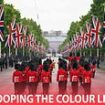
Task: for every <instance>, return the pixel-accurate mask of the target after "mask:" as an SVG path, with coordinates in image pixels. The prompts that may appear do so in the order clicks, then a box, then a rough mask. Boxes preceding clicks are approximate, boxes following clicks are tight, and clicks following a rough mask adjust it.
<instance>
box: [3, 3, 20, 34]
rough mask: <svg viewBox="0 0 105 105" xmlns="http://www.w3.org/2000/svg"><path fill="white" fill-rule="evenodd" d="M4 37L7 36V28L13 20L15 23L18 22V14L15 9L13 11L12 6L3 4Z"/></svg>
mask: <svg viewBox="0 0 105 105" xmlns="http://www.w3.org/2000/svg"><path fill="white" fill-rule="evenodd" d="M4 9H5V18H4V19H5V20H4V21H5V35H7V33H8V30H7V26H8V25H9V24H10V23H11V22H12V20H13V18H14V17H15V18H16V22H20V18H21V16H20V12H19V11H18V10H16V9H14V7H13V5H9V4H5V5H4Z"/></svg>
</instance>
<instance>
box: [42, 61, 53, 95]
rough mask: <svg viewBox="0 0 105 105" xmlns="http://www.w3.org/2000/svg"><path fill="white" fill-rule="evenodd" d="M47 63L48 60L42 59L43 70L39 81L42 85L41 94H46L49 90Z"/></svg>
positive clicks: (49, 79) (49, 75) (49, 78)
mask: <svg viewBox="0 0 105 105" xmlns="http://www.w3.org/2000/svg"><path fill="white" fill-rule="evenodd" d="M49 67H50V66H49V63H48V61H44V63H43V71H42V73H41V81H42V87H43V94H44V95H45V94H48V92H49V86H50V83H51V73H50V71H49Z"/></svg>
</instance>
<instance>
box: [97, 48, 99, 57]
mask: <svg viewBox="0 0 105 105" xmlns="http://www.w3.org/2000/svg"><path fill="white" fill-rule="evenodd" d="M97 57H99V48H97Z"/></svg>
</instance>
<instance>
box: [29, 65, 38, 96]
mask: <svg viewBox="0 0 105 105" xmlns="http://www.w3.org/2000/svg"><path fill="white" fill-rule="evenodd" d="M37 68H38V66H37V64H31V65H30V71H28V72H27V76H28V90H29V94H36V91H37V86H38V77H39V75H38V71H37Z"/></svg>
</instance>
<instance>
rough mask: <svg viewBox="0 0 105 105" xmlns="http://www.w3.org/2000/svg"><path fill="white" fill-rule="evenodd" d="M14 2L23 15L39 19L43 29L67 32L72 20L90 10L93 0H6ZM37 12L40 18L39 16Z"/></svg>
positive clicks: (6, 0)
mask: <svg viewBox="0 0 105 105" xmlns="http://www.w3.org/2000/svg"><path fill="white" fill-rule="evenodd" d="M4 1H5V3H9V4H13V5H14V7H15V8H16V9H18V10H19V11H20V13H21V16H22V17H26V18H32V19H34V20H35V21H37V22H38V23H39V24H40V25H41V28H42V30H43V31H49V30H62V31H64V32H67V31H68V29H69V27H70V23H71V22H72V21H76V20H79V18H80V17H81V16H82V15H85V14H87V13H88V11H89V10H90V5H91V4H92V0H4ZM37 14H38V16H39V19H38V18H37Z"/></svg>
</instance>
